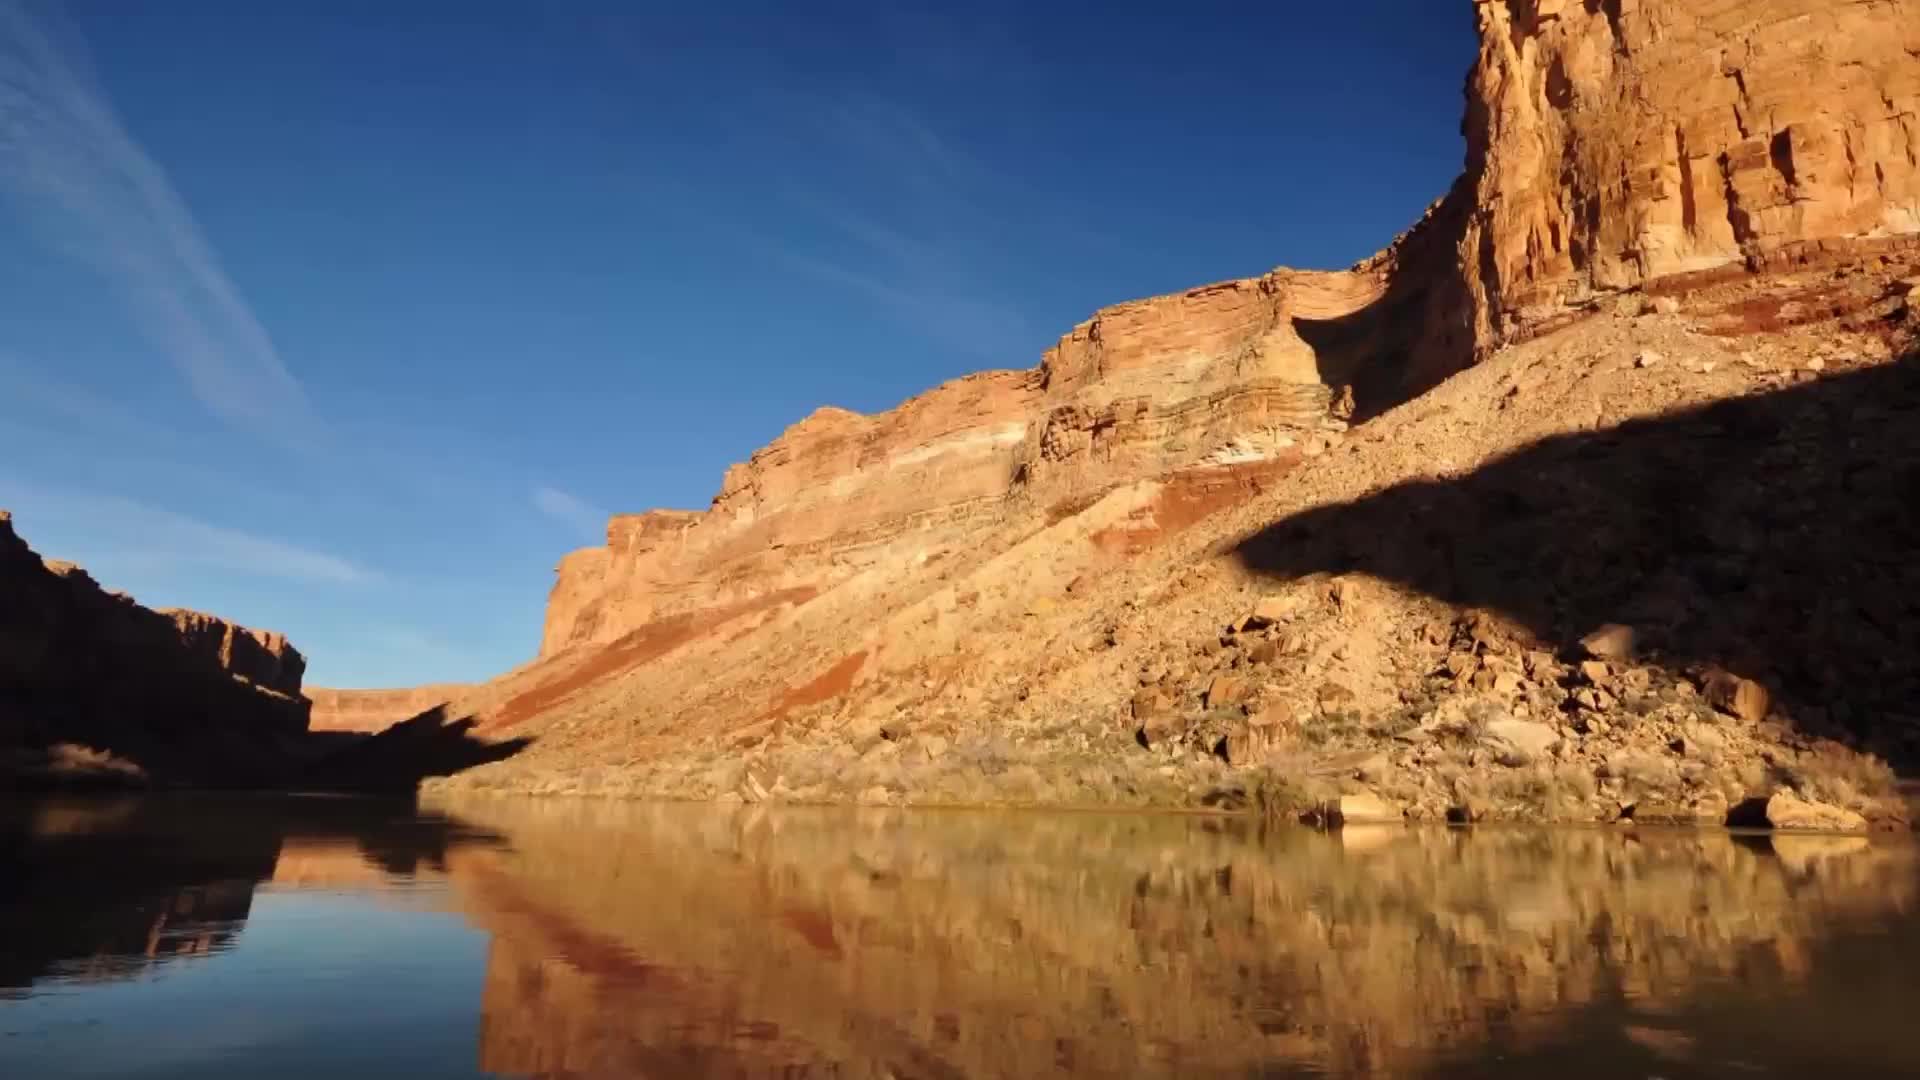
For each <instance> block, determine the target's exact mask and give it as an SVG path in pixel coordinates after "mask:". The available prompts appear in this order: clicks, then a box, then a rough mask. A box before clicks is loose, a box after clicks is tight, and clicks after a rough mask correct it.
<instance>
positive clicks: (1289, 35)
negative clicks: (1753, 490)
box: [0, 0, 1473, 686]
mask: <svg viewBox="0 0 1920 1080" xmlns="http://www.w3.org/2000/svg"><path fill="white" fill-rule="evenodd" d="M803 9H804V11H805V14H801V12H802V10H803ZM1472 49H1473V36H1472V17H1471V9H1470V5H1469V4H1467V3H1466V2H1465V0H1458V2H1439V0H1352V2H1349V3H1346V4H1343V5H1295V4H1262V5H1255V4H1246V3H1237V2H1234V3H1205V2H1189V3H1184V4H1178V5H1168V4H1165V3H1156V4H1151V5H1148V4H1140V5H1133V4H1129V3H1067V2H1058V3H1049V2H1026V3H1009V4H1004V5H1002V4H989V3H968V4H949V5H925V6H915V5H909V4H902V3H878V2H876V3H862V4H856V3H822V4H813V5H797V4H791V3H731V2H727V0H715V2H710V3H703V4H678V3H676V4H646V3H638V2H636V3H627V4H588V3H580V4H533V3H526V4H512V5H509V4H496V3H487V2H483V0H468V2H462V3H457V4H456V3H451V2H430V0H418V2H403V3H373V2H346V0H328V2H327V3H297V2H296V3H274V4H260V3H255V2H252V0H233V2H228V3H211V2H204V0H174V2H170V3H167V4H164V5H163V4H150V5H136V4H129V3H125V2H123V0H113V2H96V3H70V4H68V5H66V6H64V7H58V6H53V5H49V4H44V3H36V2H24V3H23V2H21V0H0V443H3V444H4V445H5V446H6V447H7V448H8V452H7V453H6V454H4V455H0V507H5V508H8V509H11V510H13V511H14V512H15V516H16V521H15V524H16V526H17V528H18V529H19V531H20V532H21V533H22V535H24V536H25V537H26V538H27V539H28V540H29V542H31V543H32V544H33V545H34V546H35V547H36V549H38V550H39V551H40V552H42V553H43V554H46V555H50V556H54V557H59V558H67V559H73V560H75V561H78V562H80V563H82V564H84V565H85V566H87V567H88V568H89V570H91V571H92V572H93V574H94V576H95V577H97V578H99V579H100V580H101V581H102V582H103V583H105V584H107V585H108V586H110V587H117V588H124V589H127V590H128V591H130V592H132V593H133V594H134V595H135V596H137V597H138V598H139V599H140V600H142V601H143V602H145V603H149V604H153V605H156V606H159V605H181V606H190V607H196V608H201V609H204V610H209V611H213V612H216V613H219V614H221V615H225V616H227V617H229V618H234V619H238V620H240V621H242V622H245V623H247V624H249V625H255V626H263V627H270V628H273V629H278V630H284V631H286V632H287V633H288V634H290V635H291V636H292V637H293V640H294V641H295V643H296V644H297V645H299V646H300V647H301V649H302V650H303V651H304V652H305V653H306V654H307V656H308V658H309V661H310V669H309V671H310V675H309V680H308V681H309V682H310V683H312V684H314V685H336V686H377V685H401V684H408V683H417V682H430V681H441V680H468V679H479V678H483V677H486V676H488V675H491V674H494V673H497V672H498V671H501V670H504V669H505V668H507V667H510V666H512V665H514V664H516V663H519V662H522V661H524V660H526V659H527V658H529V657H530V656H531V655H532V654H533V652H534V651H535V649H536V647H537V644H538V640H539V631H540V620H541V613H542V609H543V607H544V604H545V599H546V591H547V589H548V587H549V585H550V584H551V571H552V568H553V565H554V563H555V562H556V561H557V560H558V559H559V557H560V556H561V555H562V554H564V553H565V552H567V551H569V550H572V549H574V548H577V547H582V546H586V545H588V544H592V543H597V542H598V537H599V535H600V533H601V529H602V527H603V525H604V518H605V516H606V515H607V514H608V513H610V512H615V511H619V512H628V511H637V510H643V509H646V508H648V507H653V506H679V507H704V506H705V505H707V503H708V502H709V500H710V499H711V497H712V495H713V492H714V491H715V490H716V489H717V487H718V485H719V480H720V474H721V472H722V471H723V470H724V469H725V468H726V466H727V465H728V464H729V463H731V462H734V461H739V460H743V459H744V458H745V457H746V456H747V455H748V454H750V453H751V452H752V451H753V450H754V449H755V448H756V447H758V446H760V445H762V444H764V443H765V442H767V441H768V440H769V439H771V438H773V437H774V436H775V435H777V434H778V433H779V432H780V431H781V430H782V429H783V428H784V427H785V426H786V425H788V424H790V423H792V422H793V421H794V420H796V419H798V418H800V417H801V416H803V415H805V414H806V413H808V412H810V411H811V410H812V409H814V408H815V407H817V406H820V405H826V404H831V405H837V406H841V407H844V408H851V409H857V410H861V411H874V410H878V409H884V408H887V407H889V406H892V405H894V404H897V403H898V402H899V401H900V400H902V399H903V398H905V397H908V396H910V395H911V394H913V393H916V392H918V391H919V390H922V389H924V388H926V387H928V386H931V385H933V384H935V383H938V382H940V381H942V380H944V379H948V378H952V377H954V376H957V375H961V374H964V373H966V372H969V371H974V370H978V369H981V368H1022V367H1029V366H1031V365H1033V364H1034V363H1035V362H1037V361H1038V359H1039V355H1040V353H1041V351H1042V350H1043V349H1045V348H1046V347H1047V346H1048V345H1050V344H1051V343H1052V342H1053V341H1054V340H1055V339H1056V338H1057V337H1058V336H1059V335H1060V334H1062V333H1063V332H1065V331H1066V330H1068V329H1069V328H1070V327H1071V326H1072V325H1073V324H1074V323H1076V322H1078V321H1080V320H1082V319H1084V318H1086V317H1087V316H1088V315H1089V314H1090V313H1091V312H1092V311H1093V310H1094V309H1096V308H1098V307H1100V306H1103V305H1106V304H1112V303H1117V302H1120V301H1123V300H1128V299H1132V298H1136V297H1140V296H1147V295H1152V294H1155V293H1161V292H1168V291H1172V290H1177V289H1181V288H1185V287H1189V286H1192V285H1198V284H1202V283H1205V282H1208V281H1214V280H1219V279H1223V278H1230V277H1240V276H1246V275H1252V274H1258V273H1261V272H1263V271H1265V270H1268V269H1270V268H1272V267H1273V266H1276V265H1282V264H1284V265H1292V266H1303V267H1334V266H1343V265H1346V264H1348V263H1351V262H1352V261H1354V260H1356V259H1359V258H1361V257H1364V256H1366V255H1368V254H1371V253H1372V252H1374V251H1375V250H1377V249H1378V248H1380V247H1381V246H1383V245H1384V244H1385V243H1386V242H1387V241H1388V240H1389V239H1391V238H1392V237H1393V235H1394V234H1395V233H1397V232H1398V231H1400V230H1401V229H1404V228H1405V227H1406V226H1408V225H1410V224H1411V223H1412V222H1413V221H1414V220H1415V219H1416V218H1417V217H1418V215H1419V213H1420V211H1421V210H1422V208H1424V207H1425V205H1426V204H1427V203H1429V202H1430V201H1432V200H1433V199H1435V198H1437V197H1438V196H1439V195H1440V194H1441V193H1442V192H1443V191H1444V190H1445V188H1446V186H1447V185H1448V183H1450V182H1451V180H1452V178H1453V176H1454V175H1455V174H1456V173H1457V172H1458V170H1459V168H1460V164H1461V160H1462V154H1463V150H1462V146H1461V143H1460V137H1459V125H1460V112H1461V104H1460V102H1461V96H1460V95H1461V86H1462V83H1463V79H1464V76H1465V72H1466V68H1467V65H1468V63H1469V62H1470V60H1471V55H1472Z"/></svg>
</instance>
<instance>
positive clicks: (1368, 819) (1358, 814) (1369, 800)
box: [1320, 792, 1406, 829]
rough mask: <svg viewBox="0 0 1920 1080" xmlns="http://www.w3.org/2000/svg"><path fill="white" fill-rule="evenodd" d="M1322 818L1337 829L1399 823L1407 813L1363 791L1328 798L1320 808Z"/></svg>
mask: <svg viewBox="0 0 1920 1080" xmlns="http://www.w3.org/2000/svg"><path fill="white" fill-rule="evenodd" d="M1320 819H1321V821H1322V822H1324V823H1325V824H1326V825H1327V827H1328V828H1333V829H1337V828H1340V827H1342V826H1346V825H1398V824H1400V823H1402V822H1404V821H1405V820H1406V814H1404V813H1403V812H1401V811H1399V810H1396V809H1394V807H1393V806H1391V805H1390V804H1388V802H1387V801H1386V800H1385V799H1382V798H1381V797H1380V796H1378V795H1375V794H1372V793H1371V792H1363V793H1361V794H1358V795H1342V796H1340V797H1339V798H1337V799H1329V800H1327V802H1326V803H1325V804H1324V805H1322V806H1321V808H1320Z"/></svg>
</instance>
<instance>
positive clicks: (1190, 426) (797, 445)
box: [541, 229, 1464, 656]
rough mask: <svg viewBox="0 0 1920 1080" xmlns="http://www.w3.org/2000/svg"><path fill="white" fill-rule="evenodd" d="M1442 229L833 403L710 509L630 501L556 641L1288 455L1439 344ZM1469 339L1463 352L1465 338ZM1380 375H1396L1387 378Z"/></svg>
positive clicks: (588, 562) (820, 585)
mask: <svg viewBox="0 0 1920 1080" xmlns="http://www.w3.org/2000/svg"><path fill="white" fill-rule="evenodd" d="M1434 239H1438V237H1437V236H1436V235H1435V234H1434V233H1433V231H1432V230H1431V229H1427V230H1424V231H1421V230H1416V232H1415V233H1414V234H1412V235H1411V236H1410V237H1409V238H1408V239H1407V240H1406V241H1405V242H1403V243H1402V244H1399V245H1396V247H1395V248H1394V249H1393V250H1392V251H1389V252H1387V253H1385V254H1383V255H1381V256H1380V257H1378V258H1376V259H1373V260H1370V261H1369V262H1367V263H1364V264H1362V265H1360V266H1357V267H1355V268H1354V269H1352V270H1350V271H1345V272H1338V273H1308V272H1300V271H1292V270H1279V271H1275V272H1274V273H1272V274H1268V275H1266V276H1265V277H1261V278H1255V279H1248V280H1242V281H1229V282H1223V283H1221V284H1217V285H1210V286H1207V287H1204V288H1199V289H1194V290H1192V291H1190V292H1187V293H1183V294H1180V295H1177V296H1166V297H1156V298H1154V299H1150V300H1142V301H1138V302H1135V303H1130V304H1122V305H1119V306H1117V307H1112V308H1108V309H1106V310H1104V311H1101V312H1099V313H1098V314H1096V315H1095V316H1094V317H1093V318H1092V319H1090V320H1089V321H1087V322H1085V323H1082V324H1081V325H1080V326H1078V327H1076V328H1075V329H1074V330H1073V332H1072V333H1070V334H1068V335H1067V336H1066V337H1064V338H1062V339H1061V340H1060V342H1059V343H1058V344H1057V345H1055V346H1054V347H1053V348H1052V349H1050V350H1048V352H1047V354H1046V355H1045V356H1044V357H1043V358H1042V360H1041V363H1040V366H1038V367H1037V368H1034V369H1032V370H1028V371H997V372H988V373H984V374H980V375H973V376H969V377H967V378H963V379H958V380H956V381H954V382H951V383H948V384H946V385H944V386H941V387H939V388H937V389H935V390H932V391H929V392H928V393H925V394H922V395H920V396H919V397H916V398H913V399H912V400H910V401H907V402H906V403H904V404H902V405H901V406H899V407H898V408H896V409H893V410H890V411H888V412H885V413H879V414H876V415H872V416H864V415H861V414H858V413H853V412H849V411H847V410H845V409H831V408H827V409H820V410H817V411H816V412H814V413H813V414H812V415H811V416H808V417H807V418H806V419H804V420H802V421H800V422H799V423H798V424H795V425H794V426H793V427H791V428H789V429H788V430H787V431H786V432H785V433H784V434H782V435H781V436H780V437H779V438H778V439H775V440H774V441H773V442H772V443H771V444H770V445H768V446H767V447H766V448H765V449H762V450H761V451H759V452H758V453H756V454H754V455H753V457H752V458H751V459H750V460H748V461H747V462H745V463H743V464H740V465H736V466H734V467H733V468H731V469H729V470H728V471H727V474H726V477H725V479H724V480H723V481H722V483H721V486H720V492H719V494H718V495H717V496H716V497H715V498H714V501H713V506H712V508H711V509H710V510H707V511H705V512H694V511H684V510H654V511H649V512H647V513H643V514H629V515H621V516H619V517H615V518H614V519H613V520H612V522H611V523H609V525H608V528H607V543H606V546H604V547H600V548H592V549H587V550H584V551H579V552H575V553H574V554H572V555H569V556H567V558H566V559H565V560H563V561H562V562H561V564H560V567H559V570H558V581H557V582H556V584H555V586H554V590H553V596H552V599H551V601H550V603H549V606H548V612H547V622H546V628H545V632H544V634H543V637H542V643H541V653H542V655H543V656H551V655H554V654H556V653H559V652H562V651H564V650H566V649H569V648H573V647H576V646H581V645H592V644H599V643H605V642H611V641H614V640H617V639H618V638H620V637H622V636H623V635H625V634H628V633H631V632H633V631H635V630H637V629H639V628H641V627H644V626H647V625H648V624H651V623H654V622H656V621H658V620H660V619H663V618H666V617H671V616H678V615H689V614H691V615H693V616H695V617H696V618H697V619H698V620H699V621H701V622H703V623H708V624H717V623H729V624H734V625H743V624H745V623H747V622H750V621H751V620H752V619H754V618H758V617H763V616H764V615H765V613H766V612H767V611H768V610H769V609H771V608H773V607H775V606H777V605H779V604H783V603H795V602H802V601H804V600H806V599H808V598H811V597H812V596H814V595H817V594H818V593H820V592H821V591H823V590H826V589H829V588H832V587H833V586H834V585H836V584H838V583H839V582H841V581H844V580H846V579H848V578H850V577H852V576H854V575H856V574H858V573H860V572H862V571H863V570H867V569H869V568H874V567H888V566H892V567H898V568H907V567H913V566H924V565H929V564H932V563H935V562H937V561H938V560H940V559H942V558H945V557H947V556H948V555H949V554H951V553H953V552H955V551H958V550H962V549H965V548H967V547H969V546H970V545H973V544H975V543H976V542H977V540H976V537H977V536H978V535H979V534H980V533H982V532H984V531H991V530H995V529H998V528H999V527H1001V525H1002V524H1003V523H1004V520H1005V518H1006V516H1007V514H1008V512H1009V510H1010V509H1016V508H1019V507H1027V506H1034V505H1038V506H1057V505H1061V504H1072V503H1073V502H1074V501H1075V500H1085V499H1089V498H1092V497H1096V496H1097V495H1098V494H1100V493H1101V492H1103V491H1105V490H1107V489H1108V488H1111V487H1113V486H1115V485H1117V484H1120V483H1123V482H1127V481H1132V480H1138V479H1141V478H1146V477H1154V476H1159V475H1163V474H1166V473H1169V472H1173V471H1177V470H1182V469H1194V468H1207V467H1222V468H1224V467H1238V468H1241V469H1245V468H1246V467H1248V466H1257V467H1265V468H1274V469H1282V468H1284V467H1286V466H1288V465H1290V464H1291V463H1292V462H1294V461H1297V460H1298V459H1299V457H1300V455H1301V452H1302V451H1303V450H1304V448H1305V447H1307V446H1308V445H1310V444H1311V443H1312V442H1313V441H1314V440H1315V439H1316V438H1318V437H1320V436H1321V435H1322V434H1323V432H1325V431H1327V430H1329V429H1331V430H1339V429H1340V428H1343V427H1344V426H1345V424H1344V422H1343V421H1342V420H1341V419H1340V418H1339V416H1336V415H1333V414H1334V413H1338V412H1341V411H1342V410H1341V409H1337V408H1335V404H1336V397H1338V396H1341V395H1345V396H1347V397H1349V398H1350V396H1351V394H1352V390H1351V387H1350V384H1351V383H1353V382H1354V381H1356V380H1358V379H1361V378H1363V377H1375V376H1373V375H1372V374H1371V373H1370V372H1369V371H1368V370H1366V369H1368V368H1389V369H1392V370H1393V371H1394V372H1402V371H1406V370H1411V369H1412V367H1413V365H1414V364H1415V362H1416V357H1418V358H1420V359H1421V360H1424V361H1425V362H1426V363H1427V364H1428V365H1429V366H1430V367H1432V368H1433V369H1435V370H1436V371H1440V372H1441V373H1444V369H1445V368H1446V367H1447V364H1446V363H1445V362H1444V361H1438V360H1430V359H1426V352H1425V351H1424V350H1425V349H1426V346H1424V345H1422V344H1421V343H1420V342H1418V341H1417V340H1416V332H1417V329H1418V326H1417V324H1416V323H1413V322H1411V321H1407V320H1403V319H1399V318H1395V317H1392V315H1391V314H1390V313H1389V312H1387V311H1386V310H1385V308H1384V307H1383V305H1386V304H1388V303H1389V302H1391V303H1392V304H1394V305H1401V306H1417V304H1418V302H1419V301H1420V300H1421V299H1422V297H1421V296H1418V295H1414V296H1411V297H1409V296H1407V295H1406V294H1407V291H1408V285H1407V282H1409V281H1413V280H1415V279H1417V278H1418V277H1420V276H1421V275H1418V274H1410V273H1409V272H1408V271H1407V270H1406V269H1405V267H1406V266H1407V265H1408V264H1409V263H1410V261H1412V260H1413V258H1414V256H1415V255H1419V254H1429V255H1431V256H1437V255H1440V254H1446V253H1445V252H1442V251H1441V250H1440V248H1439V247H1438V246H1437V245H1436V244H1434V243H1433V242H1432V241H1433V240H1434ZM1462 355H1464V354H1462ZM1375 378H1376V381H1378V379H1377V377H1375Z"/></svg>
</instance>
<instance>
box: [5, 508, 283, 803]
mask: <svg viewBox="0 0 1920 1080" xmlns="http://www.w3.org/2000/svg"><path fill="white" fill-rule="evenodd" d="M0 596H4V597H5V598H6V603H5V604H4V605H0V755H17V756H19V757H20V758H21V759H22V760H23V761H24V760H26V759H28V758H34V759H39V758H40V756H41V755H42V754H43V753H44V752H46V751H48V750H50V749H51V748H54V747H60V746H65V747H69V748H86V749H85V751H81V750H78V749H75V750H73V751H72V752H73V753H74V754H77V755H78V759H76V760H77V763H78V765H84V764H85V763H86V760H87V759H88V758H89V757H90V755H110V756H111V758H112V759H113V760H114V761H115V762H116V763H118V765H119V766H120V767H121V771H123V772H125V771H132V770H138V771H140V772H144V773H146V774H148V775H149V776H150V777H151V776H156V775H159V776H168V777H178V778H181V779H191V780H194V781H196V782H224V783H233V782H244V781H245V779H246V778H248V777H250V776H257V775H259V774H258V770H259V768H260V767H262V766H263V764H264V763H265V762H266V761H267V760H269V759H272V758H275V757H276V756H277V749H278V746H279V745H280V744H281V743H284V741H285V740H287V739H290V738H294V737H297V736H299V735H300V734H301V733H303V732H305V731H306V729H307V700H306V699H305V698H304V697H302V696H300V679H301V676H302V674H303V673H304V672H305V670H306V661H305V659H304V658H303V657H302V656H301V655H300V653H299V651H298V650H297V649H295V648H294V647H293V646H292V645H291V644H289V643H288V641H287V639H286V637H285V636H284V635H282V634H278V633H274V632H272V631H267V630H251V629H248V628H246V627H243V626H239V625H236V624H234V623H231V622H228V621H226V620H224V619H219V618H215V617H214V616H211V615H204V614H202V613H200V612H197V611H185V610H180V609H163V610H158V611H156V610H151V609H148V608H145V607H142V606H140V605H139V604H137V603H135V602H134V600H133V599H132V598H131V597H129V596H127V595H125V594H124V593H118V592H112V591H109V590H106V589H103V588H101V587H100V586H99V584H97V583H96V582H95V581H94V580H93V579H92V578H91V577H89V576H87V573H86V571H84V570H82V569H80V568H79V567H77V566H75V565H73V564H72V563H66V562H59V561H55V560H47V559H42V558H41V557H40V556H39V555H37V554H35V553H34V551H33V550H32V549H31V548H29V547H28V546H27V544H26V542H25V541H23V540H21V539H20V537H19V536H17V535H16V534H15V533H14V530H13V520H12V516H11V515H10V514H8V513H6V512H5V511H0ZM75 763H76V761H69V762H68V764H75ZM60 764H61V762H60V761H58V760H55V761H53V762H52V763H51V766H50V767H54V768H56V769H57V768H58V767H59V766H60Z"/></svg>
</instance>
